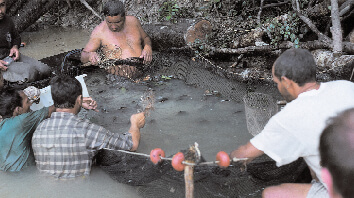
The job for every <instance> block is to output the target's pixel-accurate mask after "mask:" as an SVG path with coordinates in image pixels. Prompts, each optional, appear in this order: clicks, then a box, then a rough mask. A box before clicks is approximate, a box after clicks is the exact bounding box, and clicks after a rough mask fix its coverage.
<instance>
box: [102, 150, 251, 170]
mask: <svg viewBox="0 0 354 198" xmlns="http://www.w3.org/2000/svg"><path fill="white" fill-rule="evenodd" d="M103 149H105V150H109V151H118V152H122V153H128V154H132V155H139V156H144V157H148V158H150V155H148V154H144V153H137V152H132V151H126V150H115V149H109V148H103ZM160 158H161V159H162V160H169V161H172V158H167V157H160ZM247 159H248V158H236V157H234V158H232V159H231V160H230V161H231V162H238V161H244V160H247ZM219 162H220V161H210V162H201V163H199V164H196V163H190V162H186V161H183V162H182V164H185V165H187V166H204V165H217V164H218V163H219ZM230 166H231V165H230Z"/></svg>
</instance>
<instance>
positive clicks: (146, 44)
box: [143, 35, 152, 49]
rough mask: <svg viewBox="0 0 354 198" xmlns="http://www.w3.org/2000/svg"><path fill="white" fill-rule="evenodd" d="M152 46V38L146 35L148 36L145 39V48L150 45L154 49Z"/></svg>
mask: <svg viewBox="0 0 354 198" xmlns="http://www.w3.org/2000/svg"><path fill="white" fill-rule="evenodd" d="M151 46H152V45H151V39H150V37H149V36H147V35H146V37H145V38H144V40H143V47H144V48H145V47H149V48H150V49H152V47H151Z"/></svg>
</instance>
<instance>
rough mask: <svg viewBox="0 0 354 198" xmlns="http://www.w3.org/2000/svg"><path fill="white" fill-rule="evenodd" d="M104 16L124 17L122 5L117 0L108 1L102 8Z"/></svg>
mask: <svg viewBox="0 0 354 198" xmlns="http://www.w3.org/2000/svg"><path fill="white" fill-rule="evenodd" d="M103 14H104V16H119V15H120V16H122V17H124V16H125V8H124V4H123V3H122V2H121V1H118V0H110V1H108V2H106V3H105V4H104V6H103Z"/></svg>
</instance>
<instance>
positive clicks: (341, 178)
mask: <svg viewBox="0 0 354 198" xmlns="http://www.w3.org/2000/svg"><path fill="white" fill-rule="evenodd" d="M353 145H354V108H352V109H348V110H346V111H344V112H342V113H341V114H339V115H338V116H336V117H334V118H331V119H330V120H329V124H328V125H327V127H326V128H325V129H324V130H323V133H322V135H321V138H320V155H321V165H322V166H323V167H326V168H327V169H328V170H329V172H330V173H331V175H332V178H333V187H334V189H335V191H336V192H337V193H339V194H341V195H342V196H343V197H353V195H354V188H353V185H354V146H353Z"/></svg>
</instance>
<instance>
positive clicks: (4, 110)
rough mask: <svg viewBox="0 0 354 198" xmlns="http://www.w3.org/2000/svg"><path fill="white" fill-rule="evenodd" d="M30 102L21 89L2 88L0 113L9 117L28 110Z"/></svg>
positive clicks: (4, 116)
mask: <svg viewBox="0 0 354 198" xmlns="http://www.w3.org/2000/svg"><path fill="white" fill-rule="evenodd" d="M31 104H32V103H31V102H30V101H29V100H28V98H27V96H26V95H25V94H24V93H23V91H21V90H15V89H3V90H2V92H1V94H0V115H1V116H2V117H3V118H10V117H12V116H17V115H20V114H23V113H27V112H29V110H30V106H31Z"/></svg>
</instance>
